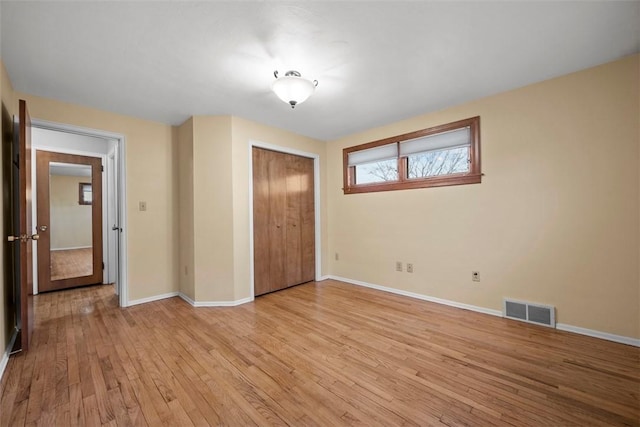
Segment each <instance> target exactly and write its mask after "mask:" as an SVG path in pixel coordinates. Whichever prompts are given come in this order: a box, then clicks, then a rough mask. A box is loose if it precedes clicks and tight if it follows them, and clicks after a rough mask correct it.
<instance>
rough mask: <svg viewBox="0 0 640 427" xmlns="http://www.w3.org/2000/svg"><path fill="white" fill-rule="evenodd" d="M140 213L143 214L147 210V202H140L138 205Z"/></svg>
mask: <svg viewBox="0 0 640 427" xmlns="http://www.w3.org/2000/svg"><path fill="white" fill-rule="evenodd" d="M138 209H139V210H140V212H144V211H146V210H147V202H140V203H139V208H138Z"/></svg>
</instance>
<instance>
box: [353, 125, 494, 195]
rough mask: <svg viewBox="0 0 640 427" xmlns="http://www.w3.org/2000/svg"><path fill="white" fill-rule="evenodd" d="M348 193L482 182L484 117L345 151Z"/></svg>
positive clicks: (370, 143)
mask: <svg viewBox="0 0 640 427" xmlns="http://www.w3.org/2000/svg"><path fill="white" fill-rule="evenodd" d="M342 155H343V163H344V193H345V194H354V193H368V192H374V191H389V190H404V189H409V188H425V187H440V186H446V185H460V184H476V183H479V182H481V179H482V173H481V171H480V117H472V118H470V119H465V120H460V121H457V122H454V123H448V124H446V125H441V126H436V127H432V128H428V129H423V130H419V131H416V132H411V133H407V134H404V135H398V136H394V137H391V138H386V139H383V140H380V141H374V142H369V143H367V144H362V145H357V146H355V147H349V148H345V149H344V150H343V152H342Z"/></svg>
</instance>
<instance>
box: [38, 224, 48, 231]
mask: <svg viewBox="0 0 640 427" xmlns="http://www.w3.org/2000/svg"><path fill="white" fill-rule="evenodd" d="M38 228H39V229H40V231H47V228H49V227H47V226H46V225H41V226H39V227H38Z"/></svg>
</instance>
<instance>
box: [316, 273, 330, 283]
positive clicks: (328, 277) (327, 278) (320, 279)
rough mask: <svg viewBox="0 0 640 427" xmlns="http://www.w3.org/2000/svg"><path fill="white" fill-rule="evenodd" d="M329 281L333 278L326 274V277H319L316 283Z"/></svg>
mask: <svg viewBox="0 0 640 427" xmlns="http://www.w3.org/2000/svg"><path fill="white" fill-rule="evenodd" d="M329 279H331V276H328V275H326V274H325V275H324V276H320V277H318V278H317V279H316V282H322V281H323V280H329Z"/></svg>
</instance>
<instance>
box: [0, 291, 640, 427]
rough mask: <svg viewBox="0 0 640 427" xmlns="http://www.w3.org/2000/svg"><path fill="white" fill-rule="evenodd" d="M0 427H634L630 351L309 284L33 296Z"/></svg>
mask: <svg viewBox="0 0 640 427" xmlns="http://www.w3.org/2000/svg"><path fill="white" fill-rule="evenodd" d="M35 299H36V302H35V305H36V307H35V309H36V313H35V315H36V327H35V331H34V334H33V344H32V345H33V347H32V350H30V351H29V352H28V353H26V354H20V355H17V356H13V357H12V358H11V359H10V361H9V366H8V367H7V370H6V372H5V375H4V377H3V380H2V384H1V387H2V388H1V390H2V395H1V399H0V425H2V426H22V425H28V426H32V425H45V426H52V425H56V426H72V425H86V426H100V425H104V426H129V425H136V426H138V425H143V426H144V425H148V426H160V425H170V426H190V425H230V426H249V425H259V426H267V425H292V426H307V425H315V426H332V425H365V426H377V425H379V426H395V425H421V426H423V425H443V424H446V425H472V426H484V425H516V426H521V425H523V426H524V425H532V426H534V425H535V426H565V425H579V426H591V425H640V401H639V399H640V349H638V348H635V347H631V346H626V345H622V344H616V343H612V342H607V341H603V340H598V339H595V338H589V337H584V336H579V335H575V334H570V333H567V332H561V331H557V330H553V329H548V328H543V327H539V326H532V325H528V324H524V323H519V322H515V321H510V320H505V319H501V318H497V317H493V316H488V315H482V314H479V313H474V312H469V311H464V310H459V309H455V308H451V307H446V306H441V305H437V304H433V303H428V302H424V301H419V300H415V299H410V298H406V297H402V296H397V295H392V294H388V293H384V292H379V291H375V290H371V289H366V288H360V287H356V286H353V285H348V284H345V283H340V282H335V281H325V282H320V283H310V284H305V285H301V286H297V287H294V288H290V289H287V290H284V291H281V292H277V293H274V294H269V295H266V296H264V297H261V298H259V299H257V300H256V301H255V302H253V303H248V304H244V305H241V306H238V307H228V308H193V307H191V306H189V305H188V304H187V303H185V302H184V301H182V300H181V299H179V298H177V297H176V298H171V299H166V300H163V301H158V302H153V303H148V304H143V305H138V306H134V307H130V308H126V309H120V308H118V307H117V301H116V297H115V296H114V295H113V291H112V287H111V286H93V287H88V288H79V289H73V290H68V291H62V292H53V293H48V294H42V295H38V296H37V297H36V298H35Z"/></svg>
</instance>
